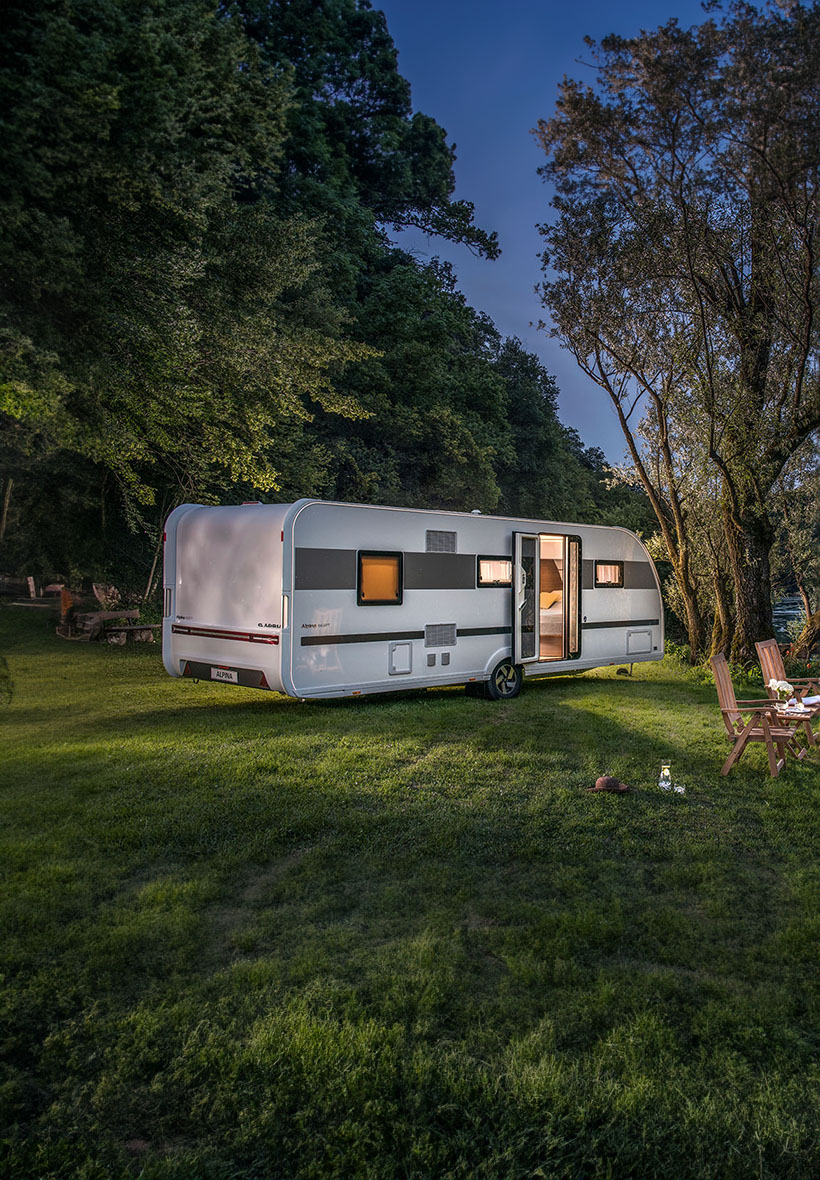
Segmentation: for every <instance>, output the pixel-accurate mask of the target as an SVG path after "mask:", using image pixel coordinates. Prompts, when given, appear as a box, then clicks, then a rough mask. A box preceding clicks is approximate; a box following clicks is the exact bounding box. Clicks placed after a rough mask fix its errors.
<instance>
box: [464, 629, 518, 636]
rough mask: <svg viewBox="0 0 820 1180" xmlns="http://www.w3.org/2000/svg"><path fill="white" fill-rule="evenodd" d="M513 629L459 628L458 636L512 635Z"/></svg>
mask: <svg viewBox="0 0 820 1180" xmlns="http://www.w3.org/2000/svg"><path fill="white" fill-rule="evenodd" d="M511 634H512V627H459V629H458V636H459V638H462V636H465V635H511Z"/></svg>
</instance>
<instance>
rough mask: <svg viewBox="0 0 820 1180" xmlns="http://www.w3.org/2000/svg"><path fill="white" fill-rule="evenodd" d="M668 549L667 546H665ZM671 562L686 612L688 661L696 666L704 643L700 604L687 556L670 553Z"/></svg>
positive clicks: (703, 622) (703, 623)
mask: <svg viewBox="0 0 820 1180" xmlns="http://www.w3.org/2000/svg"><path fill="white" fill-rule="evenodd" d="M667 548H668V546H667ZM669 555H670V558H671V560H672V569H673V571H674V574H675V581H676V582H677V585H678V590H679V591H680V596H681V598H682V599H683V607H684V610H685V612H686V618H685V620H684V622H685V624H686V638H687V639H688V641H689V659H690V661H691V663H693V664H696V663H697V662H698V660H699V659H700V657H701V656H702V654H703V651H704V646H705V642H706V623H705V621H704V618H703V612H702V611H701V609H700V604H699V602H698V599H697V593H696V591H695V587H694V585H693V583H692V579H691V577H690V576H689V562H688V558H687V554H686V553H685V552H684V553H680V552H677V553H672V552H670V554H669Z"/></svg>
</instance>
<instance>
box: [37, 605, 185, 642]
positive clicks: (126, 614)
mask: <svg viewBox="0 0 820 1180" xmlns="http://www.w3.org/2000/svg"><path fill="white" fill-rule="evenodd" d="M139 617H140V612H139V610H95V611H82V612H77V613H76V614H75V615H74V616H73V618H71V619H70V621H69V620H68V619H67V620H66V621H64V622H62V623H61V624H60V626H59V627H58V628H57V634H58V635H60V636H62V638H63V639H79V640H80V641H81V642H82V641H85V642H88V641H90V640H92V639H100V640H107V641H108V642H114V643H125V642H126V640H127V639H128V636H129V635H132V636H133V638H134V639H136V640H138V641H139V640H142V641H143V642H151V643H152V642H153V640H154V631H157V630H159V628H160V627H161V626H162V623H136V622H132V623H122V622H120V621H119V620H120V619H138V618H139ZM140 631H141V632H144V635H137V632H140ZM115 636H117V637H119V636H121V637H122V638H114V637H115Z"/></svg>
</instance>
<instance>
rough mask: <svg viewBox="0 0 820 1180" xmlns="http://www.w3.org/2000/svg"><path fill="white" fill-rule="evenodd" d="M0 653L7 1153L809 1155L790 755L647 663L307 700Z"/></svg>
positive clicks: (56, 1160)
mask: <svg viewBox="0 0 820 1180" xmlns="http://www.w3.org/2000/svg"><path fill="white" fill-rule="evenodd" d="M33 613H34V612H32V614H33ZM0 652H2V653H3V654H4V655H5V657H6V660H7V661H8V669H9V673H10V676H11V679H12V681H13V682H14V691H13V696H12V699H11V702H10V704H8V705H7V706H5V707H0V727H2V734H1V735H0V740H2V747H1V753H0V757H1V758H2V772H1V773H0V793H1V797H2V815H3V820H4V823H3V830H2V843H1V844H0V874H1V875H2V894H1V899H2V900H1V902H0V928H1V929H2V951H0V954H1V955H2V963H0V972H2V975H1V976H0V997H1V998H0V1104H2V1108H1V1109H0V1174H2V1176H3V1177H8V1178H21V1180H22V1178H24V1180H45V1178H55V1180H56V1178H59V1180H74V1178H78V1180H117V1178H119V1177H135V1176H140V1177H144V1178H145V1180H149V1178H150V1180H160V1178H162V1180H172V1178H173V1180H200V1178H201V1180H228V1178H242V1180H296V1178H299V1180H303V1178H316V1180H320V1178H321V1180H326V1178H330V1177H338V1178H340V1180H342V1178H344V1180H358V1178H368V1180H392V1178H394V1177H396V1178H411V1177H412V1178H418V1180H422V1178H424V1180H427V1178H430V1180H444V1178H448V1180H450V1178H452V1180H456V1178H459V1180H461V1178H465V1180H466V1178H474V1177H475V1178H493V1180H518V1178H521V1180H524V1178H533V1180H534V1178H538V1177H541V1178H549V1180H552V1178H556V1180H558V1178H561V1180H564V1178H566V1180H570V1178H573V1180H596V1178H601V1180H603V1178H605V1177H607V1178H610V1180H620V1178H625V1177H634V1178H636V1180H651V1178H656V1177H657V1178H661V1177H662V1178H663V1180H686V1178H690V1177H702V1178H704V1180H716V1178H720V1180H723V1178H730V1177H732V1178H734V1177H736V1178H738V1180H751V1178H755V1177H758V1178H764V1177H765V1178H772V1180H774V1178H776V1180H785V1178H801V1180H816V1177H817V1176H818V1170H820V1147H819V1146H818V1127H820V1065H819V1064H818V1063H819V1062H820V996H819V994H818V977H820V971H818V968H820V905H819V904H818V902H819V900H820V861H818V846H819V841H818V836H819V835H820V832H818V826H819V825H818V805H820V756H818V754H817V753H816V752H815V753H814V754H812V755H811V758H810V759H809V760H807V762H806V763H804V764H803V765H797V764H795V763H793V762H792V763H791V764H790V765H789V766H788V767H787V769H786V770H785V771H784V772H783V773H782V774H781V776H780V778H779V779H777V780H772V779H770V778H769V776H768V773H767V771H766V758H765V750H764V748H763V747H761V746H755V747H750V748H749V749H748V750H747V752H746V754H745V755H744V757H743V759H742V761H741V763H740V765H739V766H738V767H737V768H736V769H735V770H733V771H732V774H731V775H730V776H729V778H728V779H722V778H721V777H720V775H719V768H720V766H721V764H722V762H723V759H724V758H725V757H726V755H727V753H728V749H729V747H728V743H727V742H726V741H725V738H724V736H723V730H722V724H721V721H720V716H719V713H718V711H717V706H716V701H715V694H714V690H713V689H712V688H711V687H709V686H706V685H703V684H701V683H699V682H698V680H697V679H696V678H694V677H693V676H692V675H691V674H690V673H688V672H687V671H686V670H684V669H683V668H681V667H680V666H679V665H677V664H675V663H674V662H672V661H670V660H667V661H665V662H664V663H663V664H661V665H644V666H640V665H638V666H637V667H636V668H635V675H634V676H633V677H632V678H631V679H628V678H624V677H620V676H616V675H615V674H614V669H606V670H603V671H601V672H598V673H588V674H586V675H580V676H575V677H559V678H555V679H552V680H545V681H541V682H540V683H537V684H532V685H527V686H525V689H524V692H523V694H522V695H521V697H520V698H519V699H518V700H516V701H511V702H505V703H492V702H489V701H480V700H472V699H469V698H466V697H465V695H464V693H463V692H462V691H461V690H441V691H435V692H428V693H423V694H419V693H416V694H409V695H404V696H393V697H387V698H369V699H365V700H359V701H356V702H350V701H336V702H329V703H325V704H316V703H314V704H300V703H298V702H296V701H289V700H286V699H284V698H280V697H275V696H273V695H270V694H263V693H254V692H253V691H250V690H245V689H238V688H230V687H226V686H223V685H211V684H200V685H194V684H192V683H189V682H182V681H180V680H171V679H170V678H169V677H167V676H166V675H165V672H164V670H163V668H162V664H161V661H160V653H159V647H158V646H154V647H148V646H139V645H137V646H134V647H128V648H107V647H103V646H97V645H77V644H71V643H66V642H64V641H62V640H60V639H58V638H56V637H55V636H54V634H53V628H51V629H49V627H47V625H46V620H45V619H43V618H42V616H39V615H38V617H36V618H32V617H31V615H29V614H27V613H26V612H24V611H23V610H22V609H20V610H14V609H13V608H10V607H6V608H3V609H0ZM745 695H749V694H745ZM754 695H758V692H757V691H756V692H755V693H754ZM666 758H670V759H671V762H672V768H673V775H674V777H676V778H679V779H681V780H683V781H684V783H685V785H686V795H685V797H684V798H679V797H669V796H667V795H664V794H662V793H661V792H659V790H658V788H657V778H658V771H659V767H660V763H661V760H662V759H666ZM607 771H609V772H611V773H613V774H616V775H618V776H619V777H621V778H623V779H625V780H626V781H627V782H629V783H631V784H632V785H633V787H634V790H633V791H632V793H630V794H628V795H624V796H620V797H619V796H609V795H589V794H586V793H585V791H584V788H585V787H586V786H588V785H591V783H593V782H594V780H595V778H596V777H597V775H599V774H601V773H604V772H607Z"/></svg>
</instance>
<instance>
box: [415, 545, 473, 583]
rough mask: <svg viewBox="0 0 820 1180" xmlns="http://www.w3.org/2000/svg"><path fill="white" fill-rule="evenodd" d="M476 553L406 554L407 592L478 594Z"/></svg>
mask: <svg viewBox="0 0 820 1180" xmlns="http://www.w3.org/2000/svg"><path fill="white" fill-rule="evenodd" d="M475 559H476V555H475V554H474V553H405V555H404V588H405V590H475V575H476V564H475Z"/></svg>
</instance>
